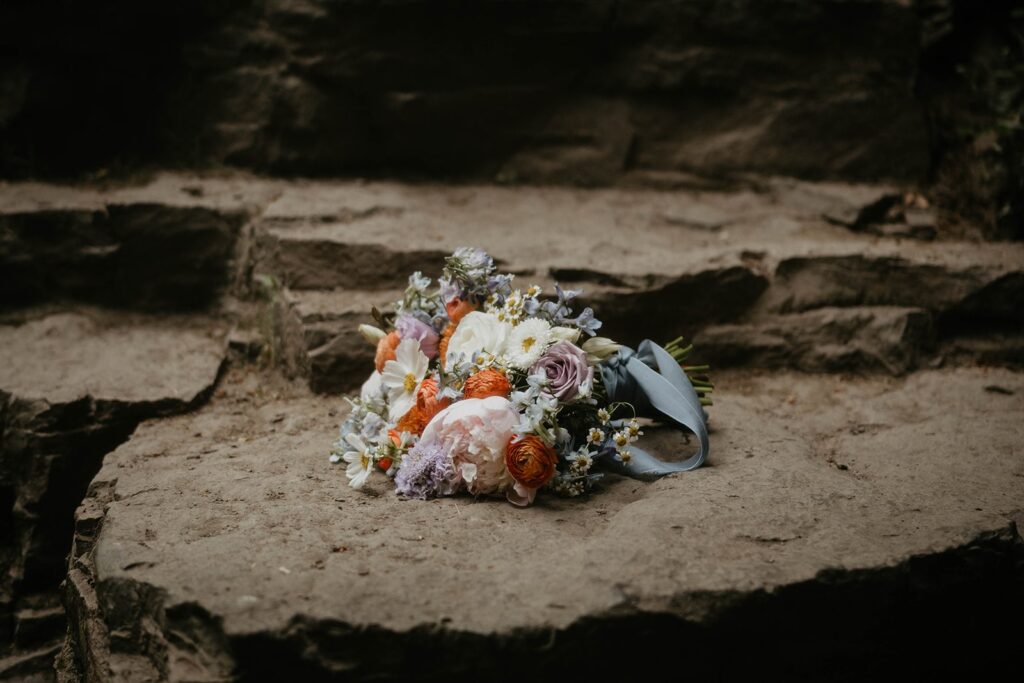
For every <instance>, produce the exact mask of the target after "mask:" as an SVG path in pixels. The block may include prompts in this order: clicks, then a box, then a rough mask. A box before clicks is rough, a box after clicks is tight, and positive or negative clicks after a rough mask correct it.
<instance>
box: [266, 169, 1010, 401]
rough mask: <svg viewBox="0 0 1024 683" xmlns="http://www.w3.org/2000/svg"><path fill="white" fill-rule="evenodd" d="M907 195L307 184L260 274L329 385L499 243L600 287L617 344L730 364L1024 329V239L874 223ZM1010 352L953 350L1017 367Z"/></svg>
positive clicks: (590, 298)
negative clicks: (428, 285)
mask: <svg viewBox="0 0 1024 683" xmlns="http://www.w3.org/2000/svg"><path fill="white" fill-rule="evenodd" d="M892 192H893V190H892V189H891V188H885V187H878V186H863V185H842V184H834V183H817V184H814V183H800V182H794V181H783V180H771V179H770V180H766V181H764V182H763V183H762V184H761V185H760V186H759V189H758V191H735V192H710V191H704V192H696V191H676V192H655V191H644V190H635V189H633V190H628V189H604V190H572V189H564V188H501V187H488V186H437V185H403V184H397V183H361V184H352V183H347V184H346V183H337V182H331V183H308V184H299V183H293V184H289V185H287V186H285V187H283V189H282V190H281V192H280V193H279V194H278V195H277V197H276V198H275V199H274V200H273V201H272V202H271V203H270V204H269V205H268V206H267V208H266V210H265V211H264V212H263V213H262V215H261V216H260V218H259V219H257V220H256V221H255V223H254V236H253V247H252V250H251V251H252V255H253V257H252V258H253V272H254V273H255V274H257V275H261V274H262V275H264V276H270V277H271V279H272V281H273V282H276V283H277V286H278V287H282V288H284V290H286V293H285V294H283V295H282V296H281V297H280V299H279V300H280V301H283V302H285V303H286V305H285V306H283V308H282V311H283V313H282V314H281V316H280V320H281V323H282V329H283V332H281V333H280V334H279V336H280V337H282V338H283V340H284V341H283V343H282V346H283V348H284V352H283V357H284V359H285V361H286V363H287V367H288V368H289V369H290V370H291V371H292V372H293V373H297V374H300V375H305V376H307V377H309V378H310V382H311V384H312V386H313V387H314V388H315V389H316V390H318V391H328V392H334V391H344V390H347V389H351V388H354V387H355V386H358V383H359V382H361V381H362V379H363V378H364V376H365V374H366V368H368V367H369V365H368V362H367V360H366V359H368V358H369V357H370V350H369V349H367V348H366V347H364V346H363V345H362V340H361V339H359V338H358V337H357V336H356V335H355V328H356V326H357V325H358V324H359V323H360V322H370V319H369V316H368V313H369V308H370V305H369V303H370V302H372V303H374V304H377V305H378V306H379V305H380V304H381V302H387V301H389V300H390V299H393V298H395V295H394V291H395V290H396V289H400V288H401V287H403V286H404V284H405V278H406V277H407V276H408V274H409V273H411V272H412V271H413V270H421V271H423V272H424V273H427V274H430V275H436V274H437V273H439V271H440V267H441V264H442V259H443V257H444V255H445V254H447V253H449V252H450V251H451V249H452V248H454V247H456V246H459V245H463V244H481V245H484V246H486V247H487V248H488V250H489V251H490V252H491V253H492V255H494V256H495V258H496V259H497V260H498V261H499V263H500V264H501V267H502V268H503V269H505V270H508V271H511V272H515V273H517V274H518V275H519V278H520V281H522V282H523V283H524V285H525V283H534V282H536V283H538V284H541V285H543V286H546V287H548V288H549V290H550V287H551V285H553V283H555V282H556V281H557V282H560V283H562V284H564V285H566V286H571V287H574V288H581V289H583V290H584V291H585V295H584V297H583V301H582V303H583V304H589V305H592V306H593V307H594V308H595V310H597V311H598V315H599V317H600V318H602V319H603V321H604V323H605V326H604V328H602V334H607V335H609V336H612V337H614V338H615V339H617V340H620V341H622V342H625V343H627V344H636V343H638V342H639V341H640V340H641V339H643V338H646V337H649V338H652V339H655V340H657V341H662V342H664V341H667V340H669V339H673V338H675V337H676V336H679V335H681V334H682V335H685V336H688V337H696V338H698V339H699V340H700V341H701V345H700V351H701V353H703V354H704V357H703V359H704V360H710V361H714V362H716V363H718V364H728V365H735V364H738V363H749V364H753V365H757V364H764V365H766V366H768V367H793V368H803V369H807V370H814V371H821V370H827V371H838V370H853V371H882V372H888V373H895V374H899V373H902V372H906V371H908V370H910V369H912V368H914V367H916V366H917V365H918V364H919V363H922V362H931V361H932V360H933V358H932V357H931V356H932V354H933V352H934V350H935V348H936V342H937V340H939V339H942V340H947V339H950V338H955V337H956V336H958V335H959V334H962V333H964V332H965V331H966V332H968V333H973V332H974V330H976V329H977V327H978V326H983V327H985V328H993V329H994V330H995V331H996V332H998V331H1000V330H1002V331H1007V330H1013V329H1016V328H1019V327H1020V325H1021V324H1022V323H1024V245H1020V244H1000V245H994V244H987V245H986V244H970V243H962V242H934V241H920V240H907V239H902V238H892V237H884V236H879V235H877V234H871V233H870V232H865V230H864V229H863V228H864V225H865V224H866V223H867V222H869V219H868V218H865V217H864V216H865V215H867V214H870V213H871V209H872V207H875V206H877V205H879V203H880V202H883V203H884V202H889V203H891V202H892V201H895V200H892V199H888V198H891V197H893V195H892ZM923 211H925V210H923V209H920V208H914V209H913V211H911V210H910V209H908V211H907V214H908V215H913V216H916V217H915V218H914V219H913V220H914V221H919V220H920V216H919V214H921V213H922V212H923ZM853 227H856V228H857V229H852V228H853ZM377 293H379V294H377ZM363 301H365V302H367V303H366V304H365V305H364V306H363V309H362V311H360V309H359V303H358V302H363ZM306 309H309V310H310V311H315V312H310V313H307V312H305V310H306ZM883 309H885V310H883ZM911 309H913V310H911ZM780 316H792V317H780ZM783 327H785V329H783ZM933 328H934V331H933ZM1001 348H1002V351H1001V352H997V353H991V352H986V353H980V352H979V353H978V354H972V353H970V352H968V351H965V350H963V349H962V350H961V352H960V353H958V354H955V355H951V356H950V358H954V359H956V361H957V362H961V363H973V362H977V361H979V360H983V361H985V362H990V361H992V360H993V359H998V358H1007V357H1011V356H1012V350H1013V349H1012V345H1011V346H1010V347H1006V346H1005V345H1004V346H1003V347H1001ZM705 351H706V353H704V352H705ZM1005 362H1006V361H1004V360H1000V361H999V363H1005ZM350 373H351V374H350Z"/></svg>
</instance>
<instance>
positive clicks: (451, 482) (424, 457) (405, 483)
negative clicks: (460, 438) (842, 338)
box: [395, 441, 462, 500]
mask: <svg viewBox="0 0 1024 683" xmlns="http://www.w3.org/2000/svg"><path fill="white" fill-rule="evenodd" d="M461 481H462V478H461V476H460V475H459V471H458V470H457V469H456V468H455V464H454V463H453V462H452V459H451V457H449V455H448V454H447V453H445V450H444V448H443V447H442V446H441V444H439V443H437V442H436V441H420V442H419V443H417V444H416V445H415V446H413V447H412V449H411V450H410V451H409V452H408V453H407V454H406V455H405V457H404V458H402V463H401V464H400V465H399V466H398V472H397V473H396V474H395V489H396V490H397V491H398V493H401V494H402V495H403V496H406V497H407V498H416V499H419V500H426V499H427V498H436V497H437V496H450V495H452V494H454V493H455V492H456V491H457V490H458V488H459V483H460V482H461Z"/></svg>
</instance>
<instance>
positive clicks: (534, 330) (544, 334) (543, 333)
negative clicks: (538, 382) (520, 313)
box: [505, 318, 551, 370]
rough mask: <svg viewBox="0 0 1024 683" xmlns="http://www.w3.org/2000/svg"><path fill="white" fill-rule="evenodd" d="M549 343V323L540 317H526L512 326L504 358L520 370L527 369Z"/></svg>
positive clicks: (545, 349)
mask: <svg viewBox="0 0 1024 683" xmlns="http://www.w3.org/2000/svg"><path fill="white" fill-rule="evenodd" d="M550 343H551V325H550V324H549V323H548V321H546V320H542V319H540V318H528V319H527V320H524V321H523V322H521V323H519V324H518V325H516V326H515V327H514V328H512V334H510V335H509V338H508V345H507V346H506V348H505V359H506V360H507V361H508V364H509V365H511V366H512V367H514V368H518V369H520V370H528V369H529V368H531V367H532V366H533V364H534V363H536V362H537V361H538V360H539V359H540V357H541V356H542V355H544V352H545V351H547V349H548V345H549V344H550Z"/></svg>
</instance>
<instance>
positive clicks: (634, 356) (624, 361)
mask: <svg viewBox="0 0 1024 683" xmlns="http://www.w3.org/2000/svg"><path fill="white" fill-rule="evenodd" d="M600 371H601V381H602V382H603V383H604V387H605V390H606V391H607V392H608V400H609V401H610V402H615V401H623V402H626V403H631V404H632V405H633V407H634V408H635V409H636V413H637V415H638V416H641V417H664V418H668V419H670V420H672V421H674V422H676V423H678V424H680V425H682V426H683V427H686V428H687V429H688V430H690V431H691V432H693V433H694V434H696V435H697V441H698V442H700V450H699V451H698V452H697V453H695V454H694V455H692V456H690V457H689V458H687V459H686V460H683V461H681V462H665V461H664V460H659V459H658V458H656V457H654V456H653V455H651V454H650V453H648V452H646V451H644V450H642V449H640V448H636V447H632V448H630V453H632V455H633V457H632V458H630V460H629V462H619V461H617V460H616V461H612V462H613V463H614V465H613V466H614V467H615V469H618V470H620V471H621V472H622V473H623V474H627V475H629V476H631V477H635V478H637V479H656V478H658V477H661V476H664V475H666V474H672V473H673V472H687V471H689V470H693V469H696V468H698V467H700V466H701V465H702V464H704V461H705V460H706V459H707V456H708V429H707V413H705V412H704V409H703V408H702V407H701V405H700V397H698V396H697V392H696V391H695V390H694V388H693V385H692V384H690V379H689V378H688V377H687V376H686V373H685V372H683V369H682V368H681V367H680V366H679V363H678V362H676V360H675V359H674V358H672V356H671V355H669V352H668V351H666V350H665V349H663V348H661V347H660V346H658V345H657V344H655V343H654V342H652V341H651V340H650V339H645V340H643V341H642V342H640V345H639V346H638V347H637V350H636V351H634V350H633V349H631V348H628V347H625V346H624V347H622V348H621V349H619V352H618V353H617V354H616V355H614V356H612V357H611V358H609V359H608V360H607V361H605V362H604V363H602V364H601V366H600Z"/></svg>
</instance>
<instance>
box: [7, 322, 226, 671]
mask: <svg viewBox="0 0 1024 683" xmlns="http://www.w3.org/2000/svg"><path fill="white" fill-rule="evenodd" d="M225 336H226V330H225V329H224V328H223V325H222V324H221V323H218V322H217V321H215V320H213V319H209V318H205V317H202V316H166V315H165V316H161V317H159V318H154V317H151V316H143V315H135V314H126V313H118V312H111V311H102V310H95V309H79V310H77V311H75V312H54V311H49V310H33V311H22V312H21V313H19V314H18V315H17V316H13V314H12V315H9V316H8V317H6V318H4V319H3V324H0V348H2V349H3V355H4V360H3V363H0V433H2V436H3V439H2V442H0V502H2V505H0V516H2V517H0V528H2V529H3V531H2V533H0V570H2V573H0V678H2V677H3V676H5V675H14V674H18V673H25V672H26V671H32V672H37V671H40V670H46V669H50V668H51V664H50V662H51V661H52V659H53V654H54V652H53V651H52V643H53V641H54V640H57V639H59V638H60V637H61V634H62V633H63V630H64V628H63V619H62V616H63V615H62V613H61V611H60V610H59V604H58V603H57V600H56V599H55V597H54V591H55V589H56V587H57V585H58V584H59V583H60V581H61V579H62V578H63V577H64V575H65V573H66V567H67V562H66V556H67V553H68V551H69V549H70V546H71V537H72V529H73V513H74V509H75V507H76V506H77V505H78V503H79V501H81V500H82V497H83V496H84V495H85V491H86V488H87V487H88V484H89V481H90V480H91V479H92V477H93V475H94V474H95V473H96V472H97V471H98V470H99V468H100V463H101V461H102V459H103V456H104V454H106V453H107V452H108V451H110V450H111V449H113V448H114V447H115V446H117V445H118V444H119V443H121V442H123V441H124V440H125V439H126V438H127V437H128V435H130V434H131V433H132V430H134V429H135V426H136V425H137V424H138V423H139V422H140V421H142V420H144V419H147V418H152V417H159V416H164V415H171V414H174V413H180V412H182V411H184V410H188V409H190V408H193V407H195V406H196V405H198V404H199V403H201V402H202V400H203V399H204V398H205V397H206V396H207V395H208V394H209V392H210V391H211V390H212V388H213V386H214V384H215V382H216V381H217V377H218V375H219V373H220V369H221V365H222V362H223V360H224V357H225V351H226V344H225Z"/></svg>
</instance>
